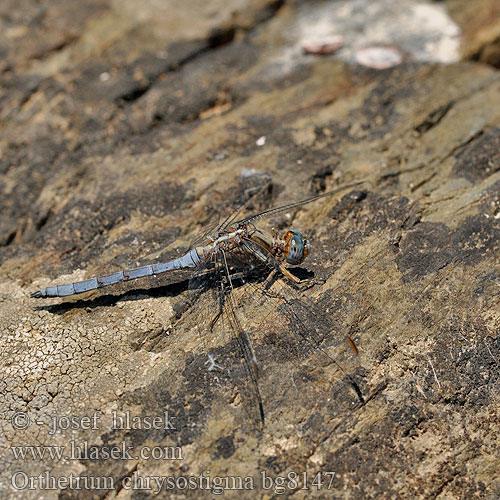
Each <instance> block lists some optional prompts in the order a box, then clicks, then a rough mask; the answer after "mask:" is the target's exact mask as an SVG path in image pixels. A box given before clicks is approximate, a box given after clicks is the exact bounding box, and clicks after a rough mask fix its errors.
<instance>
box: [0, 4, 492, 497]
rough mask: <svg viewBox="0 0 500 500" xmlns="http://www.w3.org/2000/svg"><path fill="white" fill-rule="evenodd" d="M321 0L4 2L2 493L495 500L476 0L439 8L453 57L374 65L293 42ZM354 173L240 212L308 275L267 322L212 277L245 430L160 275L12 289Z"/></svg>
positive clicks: (485, 89)
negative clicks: (239, 375)
mask: <svg viewBox="0 0 500 500" xmlns="http://www.w3.org/2000/svg"><path fill="white" fill-rule="evenodd" d="M333 4H335V2H332V3H331V4H330V3H325V2H316V1H315V2H310V3H309V7H308V8H306V7H305V5H304V3H302V2H286V1H270V0H238V1H236V2H231V7H228V6H227V2H221V1H219V0H211V1H205V2H198V1H193V2H176V1H168V2H157V1H154V0H150V1H146V2H144V1H143V2H138V1H137V0H124V1H123V0H121V1H114V0H92V1H87V2H78V1H72V0H71V1H67V0H65V1H56V0H55V1H33V0H22V1H21V2H19V1H18V2H14V1H11V0H4V1H3V2H2V4H1V6H0V23H1V29H0V54H1V58H0V71H1V75H2V78H1V87H0V106H1V107H0V127H1V128H0V130H1V133H0V134H1V135H0V150H1V160H0V210H1V214H2V215H1V217H0V245H1V247H0V259H1V261H0V265H1V267H0V270H1V277H0V325H1V328H0V366H1V368H0V373H1V379H0V394H1V403H0V414H1V417H2V418H1V420H0V422H1V430H2V439H1V441H0V454H1V463H2V468H1V471H0V488H1V496H2V498H8V499H17V498H19V499H30V498H33V499H34V498H44V499H73V498H75V499H76V498H78V499H112V498H116V499H134V500H139V499H146V498H153V497H156V498H209V497H211V496H212V495H214V494H215V493H217V492H218V490H217V488H216V486H217V484H216V482H214V481H217V480H216V479H215V478H225V479H224V480H222V479H221V481H222V487H224V488H225V492H224V497H227V498H236V497H238V498H242V499H243V498H249V499H250V498H275V497H277V496H279V495H281V496H284V497H291V496H292V495H293V498H304V499H305V498H325V499H326V498H347V499H359V498H374V499H375V498H377V499H379V498H391V499H398V498H436V499H447V500H448V499H471V498H478V499H482V498H484V499H496V498H499V497H500V473H499V471H500V458H499V457H500V456H499V453H498V450H499V449H500V439H499V433H500V418H499V414H500V404H499V389H500V384H499V371H500V357H499V354H500V339H499V337H498V330H499V321H500V307H499V293H500V252H499V251H500V248H499V246H500V245H499V241H500V194H499V191H500V156H499V145H500V105H499V102H500V100H499V95H500V75H499V73H498V71H497V70H496V69H495V68H496V67H498V61H497V59H496V58H497V55H498V51H497V52H495V47H497V46H498V39H499V38H498V37H499V36H500V28H499V26H500V25H499V22H500V21H499V17H498V9H497V6H498V2H494V1H489V0H481V1H478V2H462V1H460V0H449V2H439V4H440V6H439V8H443V9H444V8H445V7H446V8H448V9H449V12H450V14H451V19H453V20H454V22H455V23H457V27H458V28H457V30H458V31H457V33H458V32H462V34H463V43H462V48H461V49H460V50H461V54H462V56H461V57H462V61H458V60H457V62H455V63H453V64H444V63H443V62H439V61H440V60H441V59H439V58H438V57H437V56H436V54H434V55H433V57H429V58H428V59H426V58H425V57H424V56H422V57H420V56H418V57H417V56H416V55H415V54H416V53H417V52H415V54H413V55H412V54H411V53H410V52H408V50H407V49H403V48H402V47H400V49H401V51H402V53H404V60H403V64H401V65H399V66H395V67H393V68H391V69H386V70H383V71H377V70H374V69H370V68H366V67H362V66H359V65H357V64H355V63H354V61H353V60H351V58H350V57H343V56H342V51H343V50H345V51H347V52H345V53H349V52H348V51H349V50H350V48H349V46H348V45H349V43H350V42H349V38H348V37H347V35H346V34H344V36H345V37H347V38H346V40H345V46H344V47H343V48H342V49H341V50H340V51H339V52H338V53H335V54H334V55H329V56H323V57H322V56H315V55H306V54H304V53H303V52H302V51H301V50H300V47H301V43H302V41H303V40H304V38H303V37H304V36H306V35H307V36H308V34H309V32H307V30H306V31H305V32H304V31H301V30H302V27H304V26H306V25H307V22H313V21H314V20H315V19H316V20H318V19H323V20H324V21H325V23H327V22H328V19H329V18H328V16H327V14H326V13H328V12H329V9H330V6H331V5H333ZM382 4H384V5H385V2H380V5H382ZM353 5H357V8H358V9H360V11H362V10H363V9H362V7H363V5H362V2H356V3H353ZM415 5H417V4H416V3H415ZM418 5H419V6H420V7H419V9H416V11H417V10H418V12H420V13H422V12H429V10H428V9H429V6H428V5H427V4H425V6H424V8H422V7H421V5H422V4H418ZM429 5H433V6H434V4H429ZM473 5H476V6H477V7H476V8H474V7H473ZM336 7H338V5H337V6H336ZM332 8H333V7H332ZM314 9H317V10H314ZM486 11H487V12H489V13H490V14H489V15H488V16H486V14H485V12H486ZM353 12H354V11H353ZM373 12H376V13H377V15H381V16H382V15H385V14H384V12H385V10H384V8H382V7H380V8H378V9H376V10H374V11H373ZM443 12H444V10H443ZM318 13H323V14H322V16H323V17H321V16H319V17H318ZM354 13H355V14H356V16H357V15H358V14H359V13H358V11H356V12H354ZM443 15H444V14H443ZM353 16H354V14H353ZM348 17H349V16H348ZM354 17H355V16H354ZM354 17H353V19H354ZM355 18H356V26H359V18H358V17H355ZM306 21H307V22H306ZM314 22H316V21H314ZM304 23H305V24H304ZM332 23H333V21H332ZM332 25H335V24H334V23H333V24H332ZM323 26H325V24H323ZM377 26H384V23H381V22H379V23H378V24H377ZM327 31H328V30H326V31H324V32H323V33H324V34H328V33H327ZM366 31H367V33H368V31H369V30H366ZM402 31H403V32H404V30H402ZM347 32H348V29H347V28H346V33H347ZM451 32H452V35H453V36H455V35H456V33H455V28H453V29H452V30H451ZM304 33H305V35H304ZM323 33H322V34H323ZM331 34H332V35H335V33H331ZM411 36H412V37H415V38H414V39H415V43H416V44H417V45H418V46H419V47H421V48H422V50H424V52H422V53H420V52H419V54H424V53H425V48H426V47H429V46H430V47H438V46H439V47H441V45H439V43H440V40H438V39H436V34H435V32H433V33H432V40H430V41H429V40H427V39H424V38H421V39H419V38H418V35H417V34H415V33H411ZM423 36H424V35H422V37H423ZM426 36H427V35H426ZM367 37H368V38H367V40H368V39H369V33H368V34H367ZM354 38H355V37H353V39H354ZM427 42H429V43H430V45H428V44H427ZM443 47H445V48H446V47H449V44H444V46H443ZM351 49H352V47H351ZM443 50H444V49H443ZM440 54H441V52H440ZM495 54H496V55H495ZM446 62H450V61H449V60H448V61H446ZM358 180H364V181H366V182H365V184H363V185H360V186H356V187H353V188H351V189H349V190H347V191H345V192H342V193H339V194H338V195H334V196H332V197H327V198H323V199H320V200H317V201H316V202H314V203H311V204H308V205H304V206H302V207H299V208H297V209H293V210H289V211H285V212H282V213H279V214H276V215H273V216H272V217H270V218H269V220H267V219H262V220H261V221H259V224H261V225H262V227H264V228H266V229H270V228H276V229H277V230H279V231H283V230H284V229H286V228H290V227H294V228H297V229H300V230H301V231H302V232H303V233H304V234H305V235H306V236H307V237H308V238H309V239H310V241H311V244H312V252H311V255H310V256H309V257H308V259H307V260H306V261H305V262H304V263H303V264H302V265H301V269H298V270H297V271H296V273H297V275H301V276H302V275H303V276H304V277H305V278H308V277H314V278H315V281H313V282H310V283H309V284H307V286H301V287H299V289H298V290H295V291H294V293H295V295H294V297H296V298H298V299H300V301H301V302H300V303H299V302H297V303H294V304H295V305H294V307H295V310H296V312H297V314H300V318H301V322H297V323H295V324H293V325H292V326H293V327H292V328H291V327H290V325H287V324H284V323H283V321H282V320H281V319H280V318H282V316H281V313H282V312H283V309H280V306H279V305H278V300H274V299H272V298H271V300H268V301H267V302H266V303H261V302H260V295H258V294H256V293H254V291H255V286H256V284H255V283H239V284H238V286H237V287H236V288H235V290H234V295H235V297H236V298H237V299H238V300H239V302H240V304H241V306H240V308H239V311H238V317H239V318H240V321H241V325H242V328H244V329H246V330H247V331H249V332H250V333H251V336H252V339H253V346H254V350H255V353H256V357H257V359H258V364H259V378H258V390H259V392H260V395H261V398H262V404H263V411H264V414H265V422H264V424H263V425H262V423H261V422H258V419H257V422H256V419H254V418H252V415H251V413H252V412H253V411H255V408H256V404H255V403H256V401H253V400H252V397H253V398H254V399H255V391H254V388H253V387H251V383H250V382H249V384H250V386H249V387H245V386H244V384H242V383H241V382H240V383H233V382H234V380H235V377H236V373H231V374H228V370H227V369H226V368H225V367H226V366H227V365H226V364H225V360H227V359H230V358H231V356H235V355H236V354H235V353H236V352H237V349H236V348H237V342H236V341H235V339H231V338H230V337H229V336H228V333H229V332H228V331H227V329H224V328H220V329H219V330H217V331H216V332H215V333H214V334H213V335H212V336H211V337H209V336H207V335H203V334H200V332H203V328H204V325H207V324H208V323H209V322H210V320H211V319H212V318H213V316H214V314H215V311H214V310H213V309H212V310H210V309H209V307H208V304H209V300H208V298H209V296H210V294H211V291H210V290H198V291H196V290H192V289H190V288H192V287H191V286H190V285H189V283H188V281H187V277H186V276H185V275H178V276H177V277H176V278H174V277H171V276H165V275H162V276H157V277H155V278H146V279H143V280H136V281H133V282H131V283H128V284H120V285H118V286H115V287H113V288H107V289H104V290H100V291H94V292H88V293H86V294H84V295H79V296H75V297H68V298H66V299H48V300H46V301H40V300H37V299H33V298H31V297H30V294H31V293H32V292H34V291H36V290H39V289H40V288H43V287H46V286H49V285H51V284H54V283H57V284H62V283H70V282H72V281H79V280H83V279H87V278H90V277H92V276H96V275H103V274H109V273H111V272H114V271H116V270H119V269H124V268H130V267H135V266H137V265H142V264H146V263H154V262H163V261H165V260H167V259H169V258H172V257H174V256H177V255H179V252H181V251H182V250H183V249H186V248H189V246H190V245H192V244H193V243H194V242H196V241H197V237H198V236H200V235H203V234H204V233H205V232H206V231H207V230H208V229H210V228H213V227H214V224H216V223H217V222H221V221H222V220H224V218H225V217H227V215H228V214H230V213H231V212H232V210H234V209H235V208H236V207H238V206H239V205H240V204H241V203H244V202H247V201H248V199H249V196H250V195H251V194H252V193H255V192H256V191H258V190H256V187H258V186H265V189H263V190H261V191H260V192H258V194H257V195H256V196H255V197H254V198H253V199H251V201H249V202H248V205H247V210H248V211H250V212H251V211H260V210H265V209H268V208H271V207H273V206H279V205H282V204H285V203H288V202H291V201H297V200H300V199H302V198H307V197H309V196H312V195H313V194H317V193H323V192H327V191H329V190H332V189H335V188H336V187H338V186H341V185H345V184H348V183H352V182H355V181H358ZM276 286H278V287H279V286H281V285H280V284H279V283H277V284H276ZM282 286H283V288H279V290H282V292H283V293H292V292H291V291H290V290H291V289H290V288H286V287H287V285H282ZM213 307H214V306H213V305H212V308H213ZM226 326H227V325H226ZM302 328H303V329H304V331H311V332H315V335H316V338H317V339H319V340H318V342H320V346H321V349H319V348H311V346H310V345H308V344H307V342H304V341H303V340H304V339H303V338H302V337H301V335H300V334H301V329H302ZM348 338H349V339H350V341H351V342H352V348H351V347H350V346H349V342H348V341H347V339H348ZM354 345H355V347H354ZM356 349H357V351H358V353H357V355H356V354H355V352H354V351H355V350H356ZM208 353H210V357H209V356H208V355H207V354H208ZM325 353H326V354H327V355H326V356H325ZM230 375H232V376H230ZM252 394H253V396H252ZM257 408H258V403H257ZM114 414H115V415H118V416H120V417H121V418H126V417H127V416H128V418H129V419H131V421H130V422H129V424H130V425H129V427H130V428H125V429H124V428H120V426H119V425H114V426H113V415H114ZM154 417H157V419H159V420H157V421H155V424H154V425H153V424H152V419H153V418H154ZM92 419H93V420H92ZM55 421H56V422H58V423H59V426H57V427H58V428H55V427H54V425H53V423H54V422H55ZM115 423H116V422H115ZM124 423H125V422H124ZM122 427H123V426H122ZM28 446H31V447H32V448H27V447H28ZM85 446H87V450H90V451H88V455H87V456H85V454H84V452H83V451H82V450H83V449H84V447H85ZM14 447H18V448H14ZM19 447H21V448H19ZM23 447H24V448H23ZM34 447H37V448H34ZM113 447H115V452H116V453H115V454H114V455H113V456H109V454H108V455H106V450H107V451H108V452H109V451H110V450H112V449H113ZM129 447H131V448H130V449H129ZM79 450H80V451H79ZM117 450H121V452H119V451H117ZM124 450H125V451H127V453H126V452H125V451H124ZM129 450H130V453H128V451H129ZM23 453H24V454H25V455H23ZM58 453H60V454H61V455H60V456H59V455H58ZM92 453H93V454H92ZM51 454H52V455H51ZM129 455H130V456H129ZM29 478H32V479H31V480H30V479H29ZM50 478H53V480H52V479H50ZM57 478H62V479H63V481H61V482H57ZM76 478H80V480H79V481H80V482H79V483H78V482H77V480H76ZM155 478H156V480H155ZM167 478H170V479H171V480H170V481H168V480H167ZM238 478H241V484H240V486H241V489H239V490H237V489H236V488H237V487H238V485H239V483H238ZM280 478H281V479H280ZM64 479H65V481H66V482H65V481H64ZM176 480H177V482H176V483H175V484H174V483H173V482H172V481H176ZM30 481H31V482H30ZM148 481H149V482H148ZM189 481H191V482H189ZM208 481H211V482H210V483H209V482H208ZM273 481H274V482H273ZM158 482H159V483H158ZM13 484H14V486H16V488H17V489H16V488H15V487H13ZM31 486H32V488H30V487H31ZM219 486H220V484H219ZM211 487H212V492H211V491H210V488H211ZM219 492H220V491H219ZM155 494H157V495H156V496H155Z"/></svg>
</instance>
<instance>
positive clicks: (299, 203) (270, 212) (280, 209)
mask: <svg viewBox="0 0 500 500" xmlns="http://www.w3.org/2000/svg"><path fill="white" fill-rule="evenodd" d="M365 183H366V181H359V182H354V183H352V184H347V185H345V186H341V187H339V188H337V189H334V190H333V191H329V192H327V193H322V194H318V195H316V196H312V197H311V198H306V199H304V200H300V201H296V202H292V203H287V204H286V205H282V206H280V207H275V208H270V209H268V210H264V211H262V212H259V213H257V214H253V215H250V216H248V217H245V218H244V219H240V220H238V221H236V223H237V224H239V223H248V222H254V221H256V220H258V219H261V218H264V217H270V216H271V215H274V214H277V213H279V212H283V211H285V210H291V209H293V208H297V207H301V206H303V205H306V204H307V203H311V202H313V201H316V200H319V199H321V198H326V197H328V196H333V195H334V194H336V193H339V192H341V191H344V190H346V189H350V188H353V187H356V186H360V185H361V184H365Z"/></svg>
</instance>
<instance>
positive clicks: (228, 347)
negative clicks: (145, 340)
mask: <svg viewBox="0 0 500 500" xmlns="http://www.w3.org/2000/svg"><path fill="white" fill-rule="evenodd" d="M228 271H229V269H228V267H227V266H226V264H225V262H218V263H217V266H216V268H215V269H214V270H212V271H205V272H199V273H197V274H196V275H195V276H193V277H192V279H191V280H190V284H189V288H190V289H191V294H190V300H189V304H188V305H187V307H186V308H185V309H184V311H183V313H184V314H183V315H182V320H181V321H179V322H178V328H176V330H177V332H178V334H179V335H183V333H184V332H183V331H184V330H185V333H186V334H187V333H188V332H187V331H188V330H194V331H195V333H196V337H197V340H198V345H199V349H198V353H199V354H200V355H202V356H205V357H206V361H205V363H204V369H203V373H202V378H203V380H206V381H208V382H207V387H208V390H209V392H210V394H207V391H205V394H203V395H200V397H203V398H207V397H210V396H213V395H214V392H215V391H216V390H217V386H219V388H220V387H223V386H224V385H225V384H231V383H232V384H233V386H234V388H235V389H236V391H237V397H236V400H241V406H242V408H243V410H244V413H245V417H246V419H248V421H249V422H250V423H251V425H252V427H257V428H261V427H262V425H263V422H264V410H263V405H262V398H261V396H260V392H259V386H258V380H257V379H258V369H257V365H256V359H255V355H254V353H253V348H252V344H251V339H250V337H249V335H248V332H247V331H246V330H245V329H244V328H243V327H242V323H241V320H240V314H239V308H240V306H239V304H238V302H237V299H236V296H235V293H234V289H233V288H232V287H231V282H232V278H231V276H229V274H228ZM179 319H180V318H179Z"/></svg>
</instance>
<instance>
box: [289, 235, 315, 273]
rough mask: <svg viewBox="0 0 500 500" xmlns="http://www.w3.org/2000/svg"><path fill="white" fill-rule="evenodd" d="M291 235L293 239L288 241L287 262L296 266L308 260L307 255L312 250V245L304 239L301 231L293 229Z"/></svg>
mask: <svg viewBox="0 0 500 500" xmlns="http://www.w3.org/2000/svg"><path fill="white" fill-rule="evenodd" d="M290 233H291V237H290V239H289V241H288V253H287V254H286V261H287V262H288V264H291V265H294V266H296V265H297V264H300V263H301V262H302V261H303V260H304V259H305V258H306V256H307V254H308V253H309V252H310V250H311V244H310V243H309V241H307V240H305V239H304V238H303V237H302V234H301V232H300V231H297V230H295V229H292V230H291V231H290Z"/></svg>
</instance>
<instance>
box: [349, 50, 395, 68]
mask: <svg viewBox="0 0 500 500" xmlns="http://www.w3.org/2000/svg"><path fill="white" fill-rule="evenodd" d="M356 62H358V64H361V65H362V66H366V67H368V68H373V69H387V68H392V67H393V66H397V65H398V64H401V63H402V62H403V56H402V54H401V52H400V51H399V50H398V49H396V48H393V47H366V48H365V49H361V50H358V51H357V52H356Z"/></svg>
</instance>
